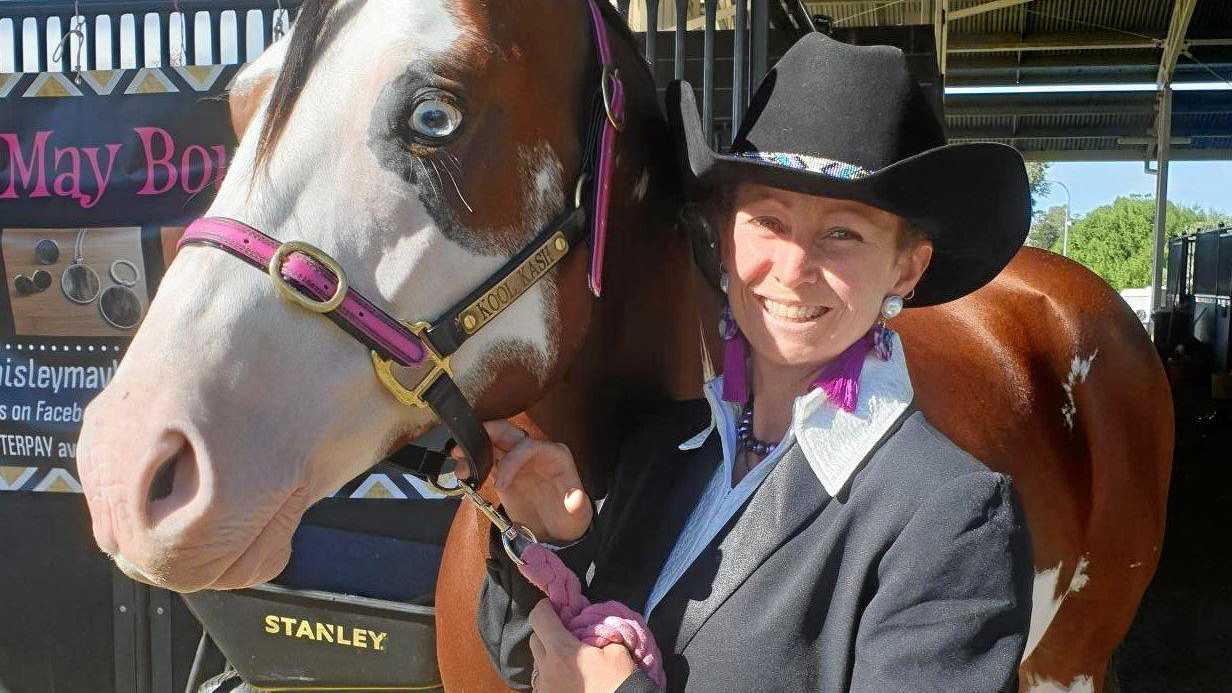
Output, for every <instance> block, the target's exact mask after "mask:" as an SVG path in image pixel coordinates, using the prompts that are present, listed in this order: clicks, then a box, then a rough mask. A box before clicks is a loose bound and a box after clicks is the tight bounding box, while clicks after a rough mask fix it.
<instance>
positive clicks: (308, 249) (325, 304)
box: [266, 241, 347, 313]
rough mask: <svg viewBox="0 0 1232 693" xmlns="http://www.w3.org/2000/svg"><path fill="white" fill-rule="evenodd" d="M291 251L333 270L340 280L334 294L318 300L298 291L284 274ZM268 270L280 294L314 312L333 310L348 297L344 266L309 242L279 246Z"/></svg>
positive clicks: (291, 242) (287, 243)
mask: <svg viewBox="0 0 1232 693" xmlns="http://www.w3.org/2000/svg"><path fill="white" fill-rule="evenodd" d="M291 253H299V254H301V255H307V256H308V257H310V258H312V259H313V260H315V261H317V262H319V263H321V264H322V265H325V267H326V269H328V270H329V271H330V272H333V273H334V277H335V278H336V279H337V280H338V286H337V288H335V289H334V295H333V296H331V297H330V298H329V299H327V300H325V301H317V300H315V299H312V298H309V297H308V296H305V295H304V294H303V293H302V292H300V291H297V290H296V289H295V287H293V286H291V284H290V283H289V282H287V280H286V279H285V278H283V276H282V263H283V262H285V261H286V259H287V256H289V255H290V254H291ZM266 271H267V272H268V273H269V276H270V280H271V281H273V282H274V288H275V289H277V290H278V293H279V295H281V296H282V297H283V298H285V299H287V300H288V301H291V302H292V303H295V304H296V305H299V306H300V307H302V308H304V309H305V310H309V311H312V312H313V313H330V312H333V311H334V310H335V309H337V308H338V306H340V305H342V300H343V299H344V298H346V293H347V278H346V273H345V272H343V271H342V266H341V265H339V264H338V262H337V260H334V259H333V258H332V257H330V256H329V255H326V254H325V251H324V250H321V249H320V248H318V247H316V246H314V245H311V244H309V243H305V242H303V241H287V242H286V243H283V244H282V245H280V246H278V250H275V251H274V256H273V257H271V258H270V261H269V266H268V267H266Z"/></svg>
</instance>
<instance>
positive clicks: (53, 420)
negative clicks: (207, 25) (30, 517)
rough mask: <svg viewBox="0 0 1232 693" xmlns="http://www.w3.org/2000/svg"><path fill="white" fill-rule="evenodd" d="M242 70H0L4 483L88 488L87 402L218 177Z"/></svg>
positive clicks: (9, 487)
mask: <svg viewBox="0 0 1232 693" xmlns="http://www.w3.org/2000/svg"><path fill="white" fill-rule="evenodd" d="M237 70H238V66H234V65H226V66H224V65H210V66H189V67H172V68H165V69H156V68H148V69H140V70H96V71H90V72H83V73H81V74H80V75H73V74H65V73H59V72H45V73H40V74H2V75H0V274H2V275H3V277H4V290H3V291H0V492H3V491H27V492H29V491H33V492H68V493H80V491H81V486H80V483H79V481H78V477H77V472H76V464H75V459H76V442H77V435H78V433H79V431H80V428H81V417H82V413H83V411H84V409H85V407H86V405H87V404H88V403H89V401H90V400H91V399H92V398H93V397H94V396H95V395H97V394H98V393H99V392H100V391H101V390H102V389H103V388H104V387H105V386H106V385H107V383H108V382H109V381H110V380H111V377H112V375H113V374H114V373H115V370H116V367H117V366H118V365H119V362H120V359H121V357H122V356H123V354H124V349H125V347H126V346H127V344H128V342H129V340H130V339H131V338H132V335H133V334H134V333H135V332H136V329H137V327H138V326H139V325H140V324H141V319H142V318H143V317H144V315H145V312H146V310H147V309H148V308H149V305H150V299H151V298H152V297H153V295H154V291H155V290H156V289H157V287H158V281H159V279H160V278H161V277H162V274H163V270H164V268H165V267H166V265H167V263H168V262H170V259H171V255H172V253H173V252H174V248H175V242H176V241H177V240H178V238H179V235H180V234H181V233H182V231H183V227H184V225H185V224H186V223H187V222H188V221H190V220H191V219H192V218H194V217H196V216H199V215H200V214H201V213H202V212H204V211H205V209H206V208H207V207H208V205H209V203H210V200H211V199H212V198H213V195H214V193H215V192H216V191H217V188H218V185H219V183H220V181H221V180H222V176H223V173H224V171H225V170H226V165H227V159H228V157H229V155H230V153H231V152H232V151H233V150H234V146H235V138H234V135H233V134H232V132H231V127H230V117H229V112H228V110H227V106H226V103H225V100H224V98H223V91H224V89H225V87H226V85H227V83H228V82H229V81H230V80H231V78H232V77H234V75H235V72H236V71H237Z"/></svg>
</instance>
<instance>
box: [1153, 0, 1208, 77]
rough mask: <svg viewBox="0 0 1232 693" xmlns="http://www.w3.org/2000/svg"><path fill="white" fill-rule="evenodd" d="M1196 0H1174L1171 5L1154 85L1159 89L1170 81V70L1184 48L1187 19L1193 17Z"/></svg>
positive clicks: (1187, 25)
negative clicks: (1166, 33)
mask: <svg viewBox="0 0 1232 693" xmlns="http://www.w3.org/2000/svg"><path fill="white" fill-rule="evenodd" d="M1197 4H1198V0H1176V3H1175V4H1174V5H1173V6H1172V20H1171V21H1170V22H1168V37H1167V38H1165V39H1164V46H1163V48H1164V55H1163V58H1161V59H1160V61H1159V75H1158V76H1157V77H1156V78H1155V85H1156V86H1157V87H1159V88H1160V89H1164V88H1167V86H1168V85H1169V84H1171V83H1172V71H1173V70H1175V69H1176V61H1177V59H1178V58H1180V57H1181V52H1182V51H1184V50H1185V34H1187V33H1189V20H1190V19H1192V18H1193V13H1194V7H1196V6H1197Z"/></svg>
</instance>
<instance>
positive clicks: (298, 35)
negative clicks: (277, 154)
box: [256, 0, 338, 168]
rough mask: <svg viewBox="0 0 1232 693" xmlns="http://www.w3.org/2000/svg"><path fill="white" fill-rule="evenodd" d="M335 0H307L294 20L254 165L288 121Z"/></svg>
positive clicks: (259, 161)
mask: <svg viewBox="0 0 1232 693" xmlns="http://www.w3.org/2000/svg"><path fill="white" fill-rule="evenodd" d="M337 2H338V0H307V2H305V3H304V4H303V6H301V7H300V11H299V14H298V15H297V16H296V18H295V27H294V31H293V32H292V34H291V37H290V41H291V43H290V45H289V46H288V47H287V54H286V58H285V59H284V60H283V63H282V69H281V70H280V71H279V73H278V79H277V81H276V82H275V83H274V88H273V92H272V94H271V95H270V102H269V113H268V116H267V117H266V118H265V121H264V122H263V123H262V125H261V137H260V139H258V140H257V156H256V165H257V167H258V168H259V167H261V166H262V165H263V163H264V162H265V161H266V158H267V157H268V156H269V153H270V150H272V149H273V148H274V145H276V144H277V143H278V139H279V138H280V137H281V136H282V133H283V131H284V130H285V129H286V125H287V118H288V116H289V115H290V114H291V110H292V109H293V108H294V107H295V102H296V101H297V100H298V99H299V95H300V92H301V91H303V88H304V84H305V83H306V82H307V81H308V73H309V72H311V71H312V64H313V61H314V59H315V57H316V55H317V50H316V49H317V44H318V43H319V42H320V40H321V37H322V36H323V35H324V33H325V27H326V26H327V24H328V19H329V14H330V10H331V9H333V7H334V5H335V4H337Z"/></svg>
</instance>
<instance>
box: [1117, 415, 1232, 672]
mask: <svg viewBox="0 0 1232 693" xmlns="http://www.w3.org/2000/svg"><path fill="white" fill-rule="evenodd" d="M1222 404H1223V406H1219V405H1218V404H1216V403H1212V402H1210V401H1209V400H1204V398H1203V397H1201V396H1200V393H1193V394H1191V395H1182V396H1178V397H1177V408H1176V412H1177V440H1176V457H1175V461H1174V464H1173V470H1172V489H1171V493H1170V495H1169V498H1168V529H1167V533H1166V535H1165V538H1164V549H1163V555H1162V558H1161V561H1160V565H1159V569H1158V570H1157V571H1156V574H1155V579H1154V581H1153V582H1152V583H1151V586H1150V587H1149V588H1148V589H1147V591H1146V595H1145V597H1144V598H1143V601H1142V606H1141V607H1140V608H1139V609H1138V616H1137V618H1136V619H1135V621H1134V625H1133V627H1132V628H1131V629H1130V632H1129V635H1128V636H1127V637H1126V638H1125V641H1124V642H1123V643H1122V645H1121V649H1120V650H1119V651H1118V653H1117V660H1116V670H1117V676H1118V678H1119V679H1120V686H1121V690H1122V691H1123V692H1124V693H1148V692H1149V693H1154V692H1155V691H1167V692H1169V693H1189V692H1191V691H1192V692H1195V693H1196V692H1198V691H1201V692H1202V693H1215V692H1219V691H1232V550H1230V549H1232V406H1230V405H1232V403H1227V402H1225V403H1222Z"/></svg>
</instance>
